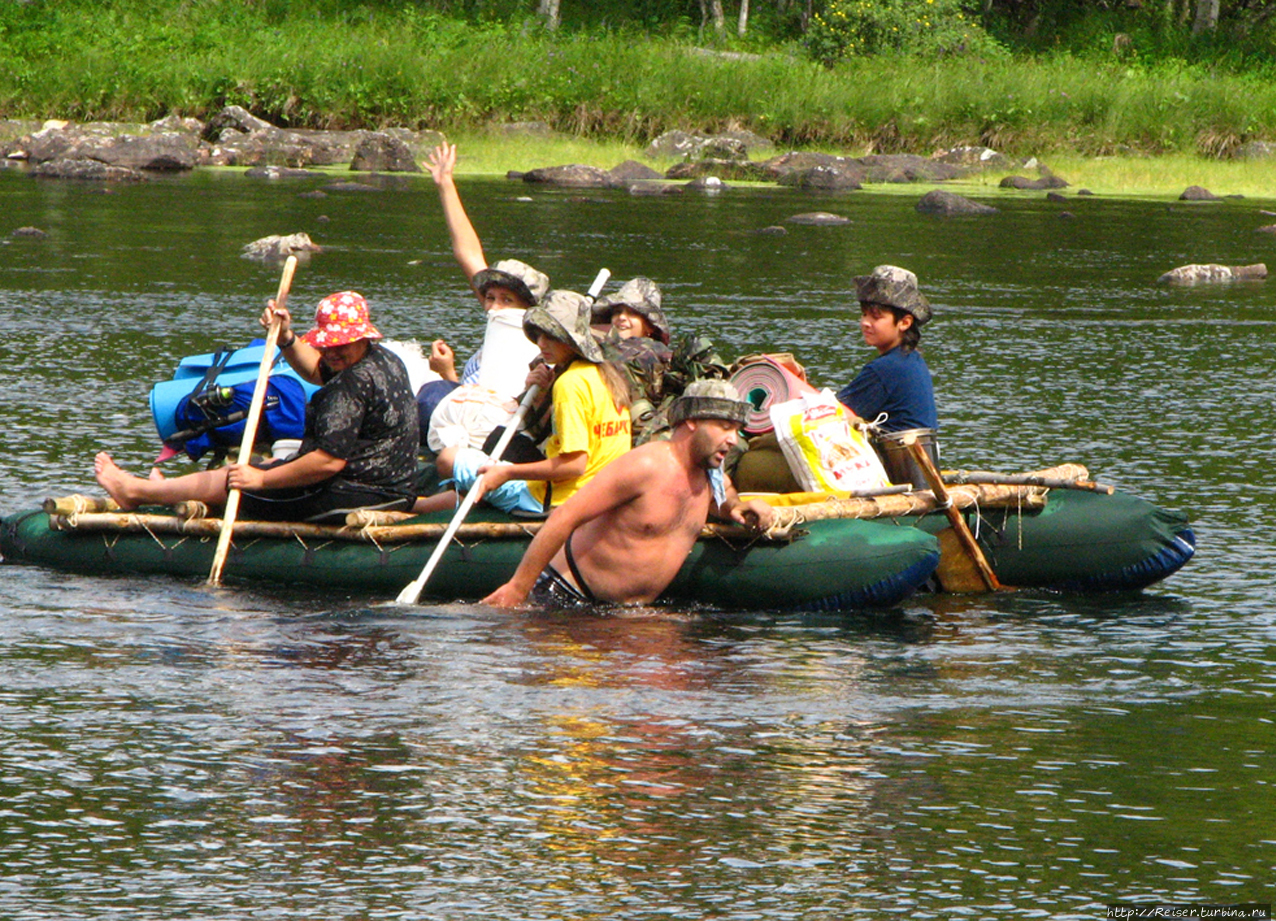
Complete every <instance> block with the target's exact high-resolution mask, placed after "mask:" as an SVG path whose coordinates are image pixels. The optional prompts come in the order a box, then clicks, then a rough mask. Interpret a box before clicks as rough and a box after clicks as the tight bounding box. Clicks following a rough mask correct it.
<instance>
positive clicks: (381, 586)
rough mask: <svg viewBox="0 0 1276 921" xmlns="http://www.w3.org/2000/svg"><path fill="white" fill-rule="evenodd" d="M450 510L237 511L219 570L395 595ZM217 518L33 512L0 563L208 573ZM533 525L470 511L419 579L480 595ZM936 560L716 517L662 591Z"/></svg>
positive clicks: (724, 597) (721, 588)
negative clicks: (284, 518)
mask: <svg viewBox="0 0 1276 921" xmlns="http://www.w3.org/2000/svg"><path fill="white" fill-rule="evenodd" d="M447 519H448V516H447V515H446V514H443V515H434V516H419V517H416V518H410V519H407V520H405V521H401V522H396V523H395V524H393V525H389V526H370V527H354V526H348V527H345V528H337V527H330V528H324V527H320V526H315V525H290V524H279V523H272V522H237V523H236V525H235V536H234V540H233V543H232V547H231V551H230V555H229V557H228V559H227V562H226V568H225V573H224V578H225V579H226V580H227V581H235V580H244V581H249V582H263V583H269V584H271V585H281V584H289V583H297V584H305V585H307V586H311V587H314V588H323V589H329V588H330V589H339V590H343V591H348V592H352V593H356V594H360V595H372V596H380V597H383V598H387V599H393V598H394V597H396V596H397V594H398V592H399V591H400V590H401V589H402V588H403V587H404V586H405V585H407V584H408V583H409V582H411V581H412V580H413V579H415V578H416V577H417V576H419V575H420V573H421V570H422V567H423V566H424V565H425V563H426V561H427V560H428V559H429V556H430V553H431V552H432V551H433V549H434V547H435V544H436V542H437V540H438V539H439V536H440V534H441V532H442V530H443V529H444V528H445V526H446V522H447ZM219 527H220V522H219V521H218V520H216V519H192V520H184V519H182V518H180V517H178V516H177V515H175V514H173V513H172V512H171V511H169V510H165V509H152V510H140V511H139V513H137V514H121V513H94V512H81V513H77V512H72V513H71V514H69V515H67V514H58V513H57V512H56V511H55V512H54V513H53V514H50V513H49V512H46V511H44V510H33V511H27V512H22V513H19V514H15V515H12V516H9V517H8V518H5V519H4V520H3V522H2V523H0V553H3V556H4V559H5V561H6V562H29V563H37V564H40V565H43V566H50V567H53V568H56V569H65V570H71V571H75V572H83V573H90V574H98V573H112V574H130V573H166V574H170V575H175V576H181V577H186V578H206V577H207V575H208V571H209V568H210V566H211V564H212V559H213V553H214V550H215V548H216V540H217V533H218V529H219ZM534 529H535V524H533V523H526V522H524V523H518V522H513V521H510V520H509V519H507V518H504V517H503V516H501V515H500V514H499V513H496V512H490V511H487V510H478V509H476V510H475V511H474V512H472V513H471V520H469V521H467V523H466V524H465V525H463V526H462V528H461V530H460V531H458V534H457V539H456V540H455V541H454V542H453V543H452V545H451V546H449V548H448V549H447V551H445V552H444V554H443V556H442V558H441V561H440V562H439V565H438V567H437V569H436V570H435V572H434V574H433V575H432V577H431V578H430V580H429V582H428V583H427V584H426V586H425V592H424V597H427V598H432V599H435V600H446V601H452V600H470V601H472V600H477V599H479V598H482V597H484V596H485V595H487V594H488V593H490V592H492V591H493V590H495V589H496V588H497V587H499V586H500V585H502V584H503V583H504V582H505V581H506V580H508V578H509V577H510V576H511V575H512V574H513V572H514V569H515V568H516V567H517V565H518V562H519V560H520V559H521V558H522V555H523V551H524V550H525V549H526V547H527V543H528V541H529V540H530V535H531V533H532V532H533V531H534ZM938 564H939V548H938V542H937V541H936V539H935V537H934V536H932V535H931V534H928V533H926V532H925V531H922V530H920V529H918V528H912V527H908V526H902V525H901V524H899V523H898V522H895V521H862V520H851V519H837V520H827V521H816V522H812V523H811V524H810V525H809V526H807V527H804V528H803V529H802V533H800V534H798V535H795V536H793V537H791V538H785V539H760V538H759V537H757V536H755V535H750V534H748V533H746V532H743V531H742V530H741V529H737V528H733V527H726V526H723V527H720V528H713V527H710V528H708V529H706V532H705V534H704V535H703V536H702V537H701V539H700V540H699V541H698V542H697V543H696V545H695V547H694V549H693V551H692V553H691V554H690V556H689V557H688V559H687V561H686V563H685V564H684V565H683V567H682V569H681V571H680V572H679V573H678V576H677V577H676V578H675V580H674V582H673V584H672V585H671V586H670V587H669V590H668V592H667V594H666V598H667V599H669V600H671V601H678V602H694V603H698V604H705V605H709V606H713V607H720V608H730V609H744V608H747V609H754V610H807V611H812V610H815V611H841V610H857V609H862V608H866V607H879V606H890V605H894V604H897V603H898V602H899V601H901V600H902V599H903V598H905V597H907V596H908V595H909V594H911V593H912V592H914V591H916V590H917V589H918V588H920V587H921V586H923V585H924V584H925V583H926V582H927V580H929V579H930V577H931V576H932V574H933V573H934V572H935V568H936V566H937V565H938Z"/></svg>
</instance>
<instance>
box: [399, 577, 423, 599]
mask: <svg viewBox="0 0 1276 921" xmlns="http://www.w3.org/2000/svg"><path fill="white" fill-rule="evenodd" d="M423 588H425V582H424V581H423V580H421V579H413V580H412V581H411V582H409V583H408V584H407V585H405V586H403V591H401V592H399V597H397V598H395V599H394V600H395V601H397V602H398V603H399V604H416V603H417V601H419V600H420V598H421V589H423Z"/></svg>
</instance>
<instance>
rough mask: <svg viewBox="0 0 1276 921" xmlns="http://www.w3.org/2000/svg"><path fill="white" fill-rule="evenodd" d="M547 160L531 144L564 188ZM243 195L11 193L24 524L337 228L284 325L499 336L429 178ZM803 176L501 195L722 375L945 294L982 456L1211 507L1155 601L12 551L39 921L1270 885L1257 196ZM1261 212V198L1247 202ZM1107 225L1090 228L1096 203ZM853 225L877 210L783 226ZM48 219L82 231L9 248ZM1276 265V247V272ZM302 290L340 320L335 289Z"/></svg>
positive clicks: (464, 340)
mask: <svg viewBox="0 0 1276 921" xmlns="http://www.w3.org/2000/svg"><path fill="white" fill-rule="evenodd" d="M529 165H538V164H529ZM324 182H325V181H324V180H304V181H300V182H298V183H273V184H272V183H268V182H264V181H253V180H249V179H246V178H244V177H242V176H241V175H238V174H215V173H205V174H201V175H197V176H191V177H185V178H180V179H174V180H163V181H156V182H150V183H146V184H143V185H138V186H128V187H112V188H109V189H104V188H101V187H96V186H81V185H75V184H63V183H56V182H37V181H34V180H31V179H29V178H27V177H25V176H23V175H19V174H16V173H14V172H12V171H9V172H4V171H0V292H2V296H3V300H4V304H3V307H2V308H0V317H2V318H3V328H2V330H0V396H2V397H3V411H2V412H3V420H4V422H3V425H0V512H3V513H5V514H9V513H12V512H15V511H18V510H20V509H23V508H27V507H30V506H32V505H34V504H36V503H38V502H39V500H41V499H42V498H44V497H45V496H49V495H65V494H67V493H70V492H76V491H93V490H94V489H95V488H94V484H93V482H92V475H91V464H92V457H93V453H94V451H95V450H97V449H98V447H99V446H107V447H110V448H111V449H112V450H113V451H114V452H115V453H116V455H117V457H118V458H119V459H120V460H121V462H122V463H123V464H125V466H128V467H131V468H133V469H145V467H144V465H145V464H146V463H147V462H148V461H149V460H150V458H152V457H153V456H154V453H155V450H156V447H157V442H156V437H155V433H154V429H153V426H152V423H151V419H150V412H149V408H148V406H147V394H148V391H149V388H150V386H151V384H152V383H153V382H155V381H157V380H161V379H165V378H167V377H168V376H169V375H170V374H171V372H172V369H173V367H174V365H175V364H176V362H177V360H178V359H179V358H180V357H181V356H183V355H187V354H191V353H195V352H206V351H210V350H212V349H213V348H215V347H216V346H218V345H221V344H224V343H240V342H243V341H246V340H247V339H248V338H250V337H251V336H252V335H255V333H256V326H255V318H256V315H257V313H258V311H259V309H260V305H261V304H262V302H263V300H264V299H265V298H266V297H268V296H270V295H272V294H273V292H274V290H275V287H276V284H277V280H278V275H277V269H276V268H275V267H273V266H262V265H259V264H256V263H252V262H248V261H245V260H243V259H241V258H240V257H239V251H240V247H241V246H242V245H243V244H244V243H247V242H248V241H250V240H253V239H256V238H258V237H261V236H264V235H267V234H272V233H292V232H295V231H302V230H304V231H307V232H309V233H310V234H311V235H312V236H313V237H314V238H315V239H316V240H317V241H318V242H320V243H322V244H323V245H324V247H325V251H324V252H323V253H322V254H319V255H317V256H315V257H314V258H313V260H311V261H310V262H309V264H306V265H303V266H302V267H301V269H300V271H299V272H298V276H297V280H296V282H295V284H294V287H293V305H294V308H295V309H297V311H298V313H300V314H302V315H303V316H304V314H305V313H306V312H307V309H308V307H309V306H311V305H313V304H314V303H315V302H316V301H317V300H318V299H319V298H320V297H322V296H323V295H325V294H328V293H330V292H332V291H335V290H340V289H343V288H356V289H358V290H360V291H362V292H363V293H364V294H365V295H366V296H367V297H368V299H369V301H370V302H371V303H372V305H373V311H374V314H373V315H374V319H375V320H376V321H377V322H378V324H379V325H380V327H381V329H382V331H383V332H385V333H386V334H388V335H391V336H393V337H396V338H413V337H416V338H420V339H423V340H426V341H428V340H429V339H431V338H433V337H435V336H438V335H444V336H446V337H447V338H448V339H449V340H450V341H452V342H453V343H454V344H455V346H456V348H457V352H458V354H460V355H467V354H468V353H469V351H470V350H471V349H472V348H473V347H474V346H475V345H476V344H477V336H478V333H479V322H478V321H479V317H478V310H477V307H476V306H475V304H474V303H473V300H472V298H471V297H469V296H468V295H467V290H466V287H465V284H464V282H463V280H462V279H461V277H460V274H459V272H458V271H457V270H456V268H455V265H454V263H453V262H452V258H451V254H450V249H449V246H448V243H447V239H446V235H445V233H444V231H443V228H442V223H441V219H440V215H439V210H438V206H437V200H436V197H435V194H434V191H433V186H432V185H431V184H430V182H429V180H428V178H420V177H417V178H408V179H402V180H397V181H395V182H393V183H389V184H388V185H387V189H386V191H382V192H379V193H375V192H368V193H344V194H337V193H333V194H331V195H329V196H328V197H327V198H322V199H319V198H303V197H300V196H299V193H301V192H303V191H307V190H310V189H313V188H316V187H319V186H322V185H323V184H324ZM963 191H967V192H970V193H971V194H974V195H977V196H979V197H983V198H985V199H987V200H990V201H991V202H992V203H993V204H996V205H998V206H999V207H1000V208H1001V209H1002V210H1001V212H1000V213H999V214H997V215H995V216H991V217H985V218H977V219H955V220H944V219H935V218H931V217H924V216H921V215H919V214H917V213H916V212H915V210H914V208H913V205H914V203H915V202H916V199H917V198H918V197H919V196H920V194H921V192H920V191H916V192H914V191H912V190H908V191H898V190H896V191H891V192H889V193H886V192H876V193H874V192H858V193H854V194H852V195H849V196H843V197H836V198H811V197H803V196H799V195H797V194H795V193H792V192H788V191H785V190H779V189H775V188H766V189H748V190H744V189H737V190H731V191H728V192H727V193H725V194H722V195H719V196H717V197H704V196H697V195H685V196H660V197H638V198H635V197H630V196H628V195H626V194H623V193H591V194H588V195H585V196H580V195H573V194H568V193H563V192H549V191H537V190H528V189H526V188H524V187H523V186H521V185H519V184H516V183H513V182H505V181H492V182H481V181H467V182H465V183H464V184H463V188H462V194H463V195H464V197H465V199H466V202H467V204H468V205H469V206H470V210H471V213H472V215H473V216H474V218H475V222H476V224H477V225H478V227H479V230H480V232H481V233H482V235H483V238H484V241H485V243H486V245H487V253H488V257H489V259H491V260H493V261H494V260H496V259H498V258H501V257H504V256H514V257H521V258H525V259H527V261H529V262H532V263H533V264H535V265H537V266H538V267H540V268H541V269H543V270H545V271H546V272H548V274H549V275H550V276H551V278H552V279H553V280H554V281H555V282H556V283H557V284H558V285H560V286H563V287H575V288H577V289H583V288H584V287H585V286H586V285H587V284H588V282H589V281H590V279H592V278H593V276H594V274H595V272H596V271H597V269H598V268H600V267H602V266H606V267H608V268H610V269H611V270H612V272H613V273H614V276H615V277H616V278H617V279H622V280H623V279H626V278H629V277H632V276H633V275H636V274H647V275H650V276H651V277H653V278H654V279H656V280H657V281H658V282H659V283H660V284H661V286H662V287H663V289H664V293H665V303H666V305H667V307H668V308H669V312H670V313H671V315H672V318H673V321H674V323H675V326H676V327H678V328H679V329H682V330H697V331H701V332H704V333H706V334H709V335H711V336H712V337H713V338H714V339H715V341H716V342H717V343H718V344H719V346H720V348H721V350H722V351H723V353H724V354H727V355H737V354H740V353H743V352H746V351H752V350H756V349H775V350H789V351H793V352H795V353H796V354H797V356H798V358H799V359H800V360H801V361H803V362H804V363H805V364H806V365H807V366H808V369H809V370H810V373H811V376H812V378H813V379H815V380H817V381H818V382H821V383H827V384H830V385H837V384H840V383H841V382H844V381H845V380H847V379H848V378H849V376H850V375H851V374H852V373H853V372H854V371H855V370H856V369H858V368H859V367H860V366H861V365H862V364H863V363H864V362H865V361H866V360H868V358H869V357H870V356H869V355H868V354H866V352H865V350H864V347H863V345H862V343H861V342H860V341H859V338H858V335H857V334H856V333H855V330H854V329H853V327H852V318H851V313H850V310H849V307H850V300H851V298H850V296H849V294H848V290H849V280H850V277H851V276H852V275H853V274H856V273H860V272H865V271H868V270H870V269H871V268H872V267H873V266H874V265H876V264H878V263H882V262H892V263H897V264H902V265H904V266H906V267H908V268H911V269H913V270H914V271H916V272H917V274H918V276H919V277H920V279H921V282H922V286H923V289H924V290H925V291H926V292H927V294H928V295H929V296H930V298H931V300H932V301H933V302H934V303H935V305H936V318H935V320H934V322H933V323H932V324H931V325H930V326H928V327H927V328H926V330H925V335H924V337H923V345H924V347H925V350H926V355H927V359H928V361H929V363H930V365H931V368H932V370H933V372H934V376H935V382H936V389H937V391H938V399H939V406H940V417H941V420H942V423H943V430H942V440H943V445H944V457H945V462H946V465H951V466H961V467H969V468H984V469H1002V470H1025V469H1032V468H1036V467H1042V466H1047V465H1051V464H1054V463H1059V462H1062V461H1079V462H1083V463H1085V464H1087V465H1088V466H1089V468H1090V470H1091V473H1092V475H1093V476H1094V477H1095V478H1096V479H1099V480H1101V481H1104V482H1109V483H1112V484H1115V485H1116V486H1118V487H1119V488H1121V489H1124V490H1128V491H1131V492H1134V493H1137V494H1139V495H1142V496H1145V497H1147V498H1149V499H1151V500H1153V501H1155V502H1157V503H1158V504H1161V505H1165V506H1168V507H1173V508H1182V509H1184V510H1186V511H1188V512H1189V513H1190V514H1191V516H1192V519H1193V525H1194V527H1195V529H1196V532H1197V535H1198V540H1199V549H1198V554H1197V557H1196V559H1195V560H1193V561H1192V562H1191V563H1190V564H1189V565H1188V567H1187V568H1186V569H1185V570H1183V571H1182V572H1180V573H1179V574H1177V575H1175V576H1174V577H1172V578H1171V579H1170V580H1168V581H1167V582H1165V583H1163V584H1162V585H1159V586H1156V587H1154V588H1153V589H1152V590H1150V591H1147V592H1145V593H1143V594H1141V595H1138V596H1134V597H1105V596H1098V597H1077V596H1072V597H1065V596H1057V595H1050V594H1044V593H1033V592H1018V593H1013V594H1007V595H1001V596H997V597H974V598H970V597H967V598H942V599H936V598H929V597H918V598H916V599H915V600H912V601H910V602H909V603H907V604H906V605H904V606H903V607H902V608H901V609H899V610H897V611H892V612H886V613H878V614H874V615H864V616H849V615H848V616H844V617H832V616H819V617H815V616H812V617H800V616H793V615H781V614H777V613H775V612H769V611H765V610H762V611H753V612H745V613H730V614H725V613H715V612H706V611H691V610H688V611H669V612H666V613H665V614H663V615H660V616H651V615H648V616H632V617H597V616H582V617H575V618H558V617H551V616H548V615H544V614H536V613H522V614H517V615H513V616H507V615H503V614H498V613H496V612H493V611H491V610H488V609H485V608H481V607H478V606H467V605H440V606H433V607H421V608H416V609H411V610H403V609H399V608H396V607H393V606H384V605H381V604H379V603H378V602H379V601H383V600H388V599H376V598H366V597H363V598H347V597H333V596H332V595H318V594H309V595H308V594H304V593H299V592H296V591H293V590H284V589H275V590H271V589H262V588H248V587H243V586H233V585H232V586H231V587H229V588H226V589H224V590H219V591H210V590H208V589H206V588H204V587H203V586H202V585H200V584H196V583H192V582H183V581H177V580H173V579H167V578H120V579H91V578H85V577H82V576H77V575H69V574H63V573H58V572H52V571H46V570H43V569H39V568H34V567H29V566H15V565H5V566H3V567H0V587H2V589H3V591H2V592H0V611H3V617H0V866H3V870H2V871H0V917H3V918H6V919H42V921H43V919H79V918H104V917H129V918H131V919H137V921H150V919H173V918H181V919H239V918H253V919H255V921H264V919H301V918H305V919H317V918H323V919H360V921H362V919H382V918H421V919H426V918H429V919H436V918H470V917H473V918H480V917H481V918H484V919H533V918H546V919H563V918H578V919H584V918H626V919H640V918H663V917H675V918H687V919H695V918H714V919H733V921H735V919H740V921H743V919H752V918H759V919H760V918H767V919H782V918H795V919H841V918H848V917H863V918H873V917H893V916H907V917H911V918H940V917H942V918H951V917H976V918H994V917H997V918H1000V917H1047V916H1049V917H1060V918H1078V919H1080V918H1086V919H1090V918H1102V917H1103V916H1104V908H1103V906H1104V905H1106V904H1108V903H1114V902H1119V901H1136V902H1177V903H1191V904H1197V903H1223V904H1235V903H1242V902H1270V901H1272V893H1273V878H1274V876H1276V796H1274V795H1273V789H1272V785H1273V782H1276V755H1274V754H1273V749H1274V743H1276V732H1273V719H1274V718H1276V716H1274V714H1273V709H1272V708H1273V699H1274V698H1276V679H1274V678H1273V677H1272V674H1271V671H1272V668H1273V662H1274V661H1276V616H1274V612H1276V604H1273V600H1274V597H1276V592H1274V591H1273V587H1272V585H1273V570H1276V541H1274V540H1273V537H1272V533H1273V529H1272V524H1273V516H1274V515H1276V512H1274V511H1273V509H1274V508H1276V503H1273V478H1272V474H1271V470H1272V468H1273V466H1276V450H1274V449H1273V438H1272V426H1271V421H1270V419H1271V411H1272V405H1273V401H1274V400H1276V374H1274V373H1273V370H1274V369H1273V367H1272V358H1271V343H1272V342H1273V339H1274V335H1276V330H1274V326H1276V306H1274V304H1276V289H1274V288H1273V287H1272V285H1273V284H1276V282H1273V281H1268V282H1265V283H1264V282H1258V283H1247V284H1238V285H1233V286H1215V287H1199V288H1191V289H1183V288H1179V289H1174V288H1168V287H1164V286H1158V285H1157V283H1156V279H1157V276H1158V275H1160V274H1161V273H1162V272H1164V271H1166V270H1168V269H1170V268H1173V267H1175V266H1178V265H1182V264H1185V263H1190V262H1221V263H1227V264H1240V263H1251V262H1260V261H1266V262H1268V263H1269V264H1270V263H1273V262H1276V253H1273V246H1274V240H1276V238H1273V236H1272V235H1270V234H1266V233H1258V232H1256V230H1257V228H1258V227H1259V226H1261V225H1263V224H1266V223H1269V222H1270V221H1271V218H1270V217H1264V216H1263V215H1262V214H1260V211H1261V209H1264V208H1273V207H1276V203H1273V202H1258V201H1254V200H1246V201H1227V202H1222V203H1216V204H1204V205H1191V206H1189V205H1184V204H1179V203H1177V202H1166V201H1147V200H1144V201H1118V200H1113V199H1109V198H1104V197H1095V198H1076V199H1074V200H1073V201H1070V202H1069V203H1068V204H1067V205H1058V204H1052V203H1048V202H1046V201H1045V200H1044V199H1043V198H1041V197H1040V195H1039V193H1034V194H1032V195H1024V194H1020V193H1006V192H1000V191H999V190H997V189H993V188H988V189H975V190H973V191H972V190H971V189H964V190H963ZM1215 191H1219V192H1224V191H1226V190H1215ZM1065 209H1066V210H1068V211H1069V212H1071V214H1072V215H1073V216H1072V217H1071V218H1068V217H1065V216H1063V215H1062V214H1061V212H1062V211H1063V210H1065ZM813 210H827V211H833V212H837V213H840V214H843V215H845V216H847V217H848V218H850V223H848V224H845V225H842V226H839V227H808V226H800V225H795V224H788V225H786V226H787V227H788V232H787V233H786V234H784V235H767V234H758V233H756V232H755V231H757V230H758V229H759V228H762V227H765V226H768V225H774V224H783V223H784V221H785V219H786V218H787V217H789V216H790V215H793V214H795V213H798V212H803V211H813ZM25 225H32V226H36V227H40V228H41V229H43V230H45V231H46V232H47V233H48V237H47V238H46V239H43V240H29V239H20V238H13V237H10V236H9V235H10V233H11V232H12V230H14V229H15V228H18V227H21V226H25ZM1273 267H1274V268H1276V266H1273ZM302 305H305V306H302Z"/></svg>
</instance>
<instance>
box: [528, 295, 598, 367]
mask: <svg viewBox="0 0 1276 921" xmlns="http://www.w3.org/2000/svg"><path fill="white" fill-rule="evenodd" d="M541 333H544V334H545V335H547V336H549V337H550V338H551V339H557V340H558V341H559V342H566V343H567V344H568V345H570V346H571V347H572V348H574V349H575V350H576V351H577V352H579V353H580V357H581V358H583V359H585V360H586V361H589V362H593V363H594V364H598V363H599V362H600V361H602V360H603V350H602V347H601V346H599V344H598V340H597V339H595V338H594V333H593V331H592V330H590V328H589V298H587V297H585V296H584V295H583V294H577V293H576V292H575V291H557V290H555V291H551V292H549V294H547V295H545V297H544V298H542V299H541V302H540V303H539V304H537V305H536V306H535V307H532V308H531V309H530V310H528V311H527V313H525V314H523V335H525V336H527V338H528V339H530V340H532V341H533V342H535V341H536V339H537V338H538V337H539V336H540V334H541Z"/></svg>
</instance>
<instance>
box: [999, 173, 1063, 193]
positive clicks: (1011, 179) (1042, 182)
mask: <svg viewBox="0 0 1276 921" xmlns="http://www.w3.org/2000/svg"><path fill="white" fill-rule="evenodd" d="M998 184H999V185H1000V186H1001V188H1003V189H1026V190H1030V191H1039V190H1042V189H1066V188H1067V187H1068V182H1067V181H1066V180H1064V179H1060V178H1059V177H1058V176H1042V177H1041V178H1040V179H1029V178H1028V177H1026V176H1007V177H1006V178H1005V179H1003V180H1001V182H1000V183H998Z"/></svg>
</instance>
